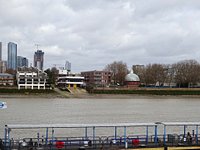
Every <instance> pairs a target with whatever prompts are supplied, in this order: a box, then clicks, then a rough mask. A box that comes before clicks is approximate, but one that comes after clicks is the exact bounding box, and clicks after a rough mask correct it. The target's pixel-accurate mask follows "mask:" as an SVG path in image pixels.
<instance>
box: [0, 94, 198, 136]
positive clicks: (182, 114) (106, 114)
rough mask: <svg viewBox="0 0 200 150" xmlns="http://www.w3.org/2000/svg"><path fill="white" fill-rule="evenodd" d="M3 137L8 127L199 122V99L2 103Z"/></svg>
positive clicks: (0, 124)
mask: <svg viewBox="0 0 200 150" xmlns="http://www.w3.org/2000/svg"><path fill="white" fill-rule="evenodd" d="M3 101H5V102H6V103H7V106H8V108H7V109H2V110H0V118H1V121H0V137H3V136H4V126H5V125H6V124H58V123H65V124H67V123H125V122H126V123H127V122H128V123H129V122H158V121H170V122H171V121H200V109H199V106H200V98H183V97H165V96H160V97H138V98H129V99H127V98H126V99H123V98H122V99H119V98H112V99H58V98H57V99H39V98H37V99H34V98H29V99H26V98H22V99H19V98H17V99H13V98H10V99H8V98H5V99H3Z"/></svg>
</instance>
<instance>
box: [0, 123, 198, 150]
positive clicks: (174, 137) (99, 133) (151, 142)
mask: <svg viewBox="0 0 200 150" xmlns="http://www.w3.org/2000/svg"><path fill="white" fill-rule="evenodd" d="M199 127H200V122H155V123H115V124H112V123H104V124H8V125H5V135H4V138H3V139H1V141H0V149H5V150H20V149H21V150H25V149H32V150H33V149H42V150H54V149H63V150H65V149H68V150H73V149H74V150H75V149H79V150H87V149H91V150H92V149H93V150H96V149H102V150H103V149H105V150H110V149H148V150H150V149H151V150H167V149H169V150H173V149H200V138H199V137H200V135H199ZM60 131H61V132H60Z"/></svg>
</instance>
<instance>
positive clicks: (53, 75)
mask: <svg viewBox="0 0 200 150" xmlns="http://www.w3.org/2000/svg"><path fill="white" fill-rule="evenodd" d="M44 72H46V73H47V76H48V83H49V84H53V85H55V83H56V79H57V77H58V70H57V69H56V68H55V67H53V68H51V69H50V68H48V69H47V70H45V71H44Z"/></svg>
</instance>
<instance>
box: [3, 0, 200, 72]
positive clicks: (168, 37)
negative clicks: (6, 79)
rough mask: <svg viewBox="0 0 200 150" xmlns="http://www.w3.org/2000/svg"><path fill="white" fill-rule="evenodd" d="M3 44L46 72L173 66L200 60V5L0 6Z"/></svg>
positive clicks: (192, 1)
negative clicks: (37, 56) (39, 61)
mask: <svg viewBox="0 0 200 150" xmlns="http://www.w3.org/2000/svg"><path fill="white" fill-rule="evenodd" d="M0 41H2V42H3V58H4V59H5V60H6V59H7V43H8V42H10V41H12V42H15V43H17V45H18V55H20V56H25V57H27V58H28V59H29V62H30V63H32V62H33V55H34V52H35V51H36V46H35V44H39V45H40V46H39V49H42V50H43V51H44V52H45V64H44V66H45V68H47V67H52V66H53V64H57V65H59V64H60V65H63V66H64V64H65V61H66V60H68V61H70V62H71V63H72V71H74V72H80V71H88V70H95V69H96V70H102V69H103V68H104V67H105V66H106V65H107V64H109V63H112V62H113V61H123V62H125V63H127V65H128V67H129V68H130V67H131V66H132V65H133V64H144V65H146V64H148V63H164V64H169V63H170V64H171V63H175V62H177V61H180V60H185V59H196V60H197V61H199V59H200V0H0Z"/></svg>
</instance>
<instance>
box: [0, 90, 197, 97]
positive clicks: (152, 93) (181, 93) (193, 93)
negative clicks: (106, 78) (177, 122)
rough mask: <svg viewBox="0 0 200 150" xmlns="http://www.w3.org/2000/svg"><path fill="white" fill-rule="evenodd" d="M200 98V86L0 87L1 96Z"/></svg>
mask: <svg viewBox="0 0 200 150" xmlns="http://www.w3.org/2000/svg"><path fill="white" fill-rule="evenodd" d="M145 97H148V98H178V97H180V98H200V89H199V88H146V89H145V88H138V89H95V90H93V91H91V92H90V93H87V92H86V91H85V92H82V93H81V92H74V93H70V92H67V91H59V90H58V89H55V90H30V89H29V90H25V89H24V90H17V89H3V90H2V89H0V98H48V99H52V98H79V99H134V98H137V99H138V98H145Z"/></svg>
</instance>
